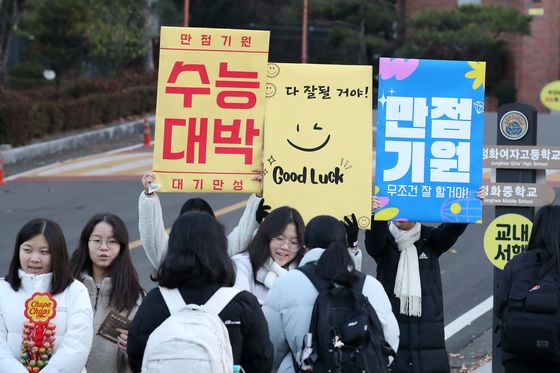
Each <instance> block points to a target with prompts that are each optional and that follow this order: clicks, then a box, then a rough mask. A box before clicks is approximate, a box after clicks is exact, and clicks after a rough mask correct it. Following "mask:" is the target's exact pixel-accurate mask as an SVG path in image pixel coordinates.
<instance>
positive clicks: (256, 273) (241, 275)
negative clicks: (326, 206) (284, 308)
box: [232, 206, 305, 304]
mask: <svg viewBox="0 0 560 373" xmlns="http://www.w3.org/2000/svg"><path fill="white" fill-rule="evenodd" d="M304 228H305V225H304V223H303V219H302V217H301V215H300V213H299V212H298V211H297V210H296V209H294V208H291V207H288V206H282V207H279V208H277V209H274V210H273V211H272V212H271V213H270V214H269V215H268V216H267V217H266V219H265V220H264V221H263V222H262V224H261V226H260V227H259V229H258V230H257V233H256V234H255V237H254V238H253V240H252V241H251V242H250V243H249V246H247V249H246V250H245V251H244V252H242V253H241V254H238V255H235V256H234V257H233V258H232V260H233V263H234V264H235V285H234V287H236V288H238V289H242V290H247V291H249V292H250V293H252V294H253V295H255V296H256V297H257V299H258V300H259V303H261V304H262V302H263V301H264V298H265V297H266V294H267V292H268V289H270V288H271V287H272V285H274V282H275V281H276V279H277V278H278V277H280V276H282V275H283V274H284V273H286V272H287V271H288V270H290V269H292V268H296V267H297V266H298V264H299V261H300V260H301V258H302V257H303V254H304V248H303V231H304Z"/></svg>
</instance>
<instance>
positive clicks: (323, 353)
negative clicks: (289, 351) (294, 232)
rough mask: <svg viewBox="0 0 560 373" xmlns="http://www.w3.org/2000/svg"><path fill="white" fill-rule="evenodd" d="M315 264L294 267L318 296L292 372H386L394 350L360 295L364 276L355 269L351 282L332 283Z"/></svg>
mask: <svg viewBox="0 0 560 373" xmlns="http://www.w3.org/2000/svg"><path fill="white" fill-rule="evenodd" d="M316 268H317V266H316V265H315V263H309V264H306V265H305V266H303V267H300V268H298V269H299V270H300V271H301V272H303V273H304V274H305V275H306V276H307V277H308V278H309V280H310V281H311V283H312V284H313V285H314V286H315V288H316V289H317V291H318V292H319V295H318V296H317V299H316V300H315V304H314V306H313V313H312V315H311V322H310V324H309V333H308V334H307V336H306V337H305V338H304V343H303V350H302V355H301V360H302V361H301V362H300V363H298V362H296V361H295V357H293V356H292V357H293V360H294V367H295V371H296V372H318V373H321V372H333V373H334V372H343V373H354V372H359V373H365V372H368V373H373V372H375V373H377V372H388V371H389V369H388V367H387V365H388V364H389V355H392V356H395V353H394V351H393V350H392V349H391V347H390V346H389V344H388V343H387V342H386V341H385V338H384V335H383V329H382V327H381V323H380V322H379V318H378V317H377V313H376V312H375V309H374V308H373V307H372V306H371V304H370V303H369V301H368V299H367V298H366V297H365V296H364V295H363V294H362V288H363V286H364V282H365V279H366V276H365V275H364V274H363V273H361V272H357V271H356V272H355V273H356V275H357V280H356V281H355V282H354V283H352V284H346V285H341V284H337V285H338V286H335V284H334V283H333V282H331V281H330V280H328V279H325V278H323V277H320V276H319V275H318V274H317V271H316Z"/></svg>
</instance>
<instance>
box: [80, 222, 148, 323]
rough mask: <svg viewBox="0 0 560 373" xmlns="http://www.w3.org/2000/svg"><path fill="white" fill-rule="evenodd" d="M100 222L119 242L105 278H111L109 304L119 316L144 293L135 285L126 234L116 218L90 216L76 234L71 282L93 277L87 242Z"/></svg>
mask: <svg viewBox="0 0 560 373" xmlns="http://www.w3.org/2000/svg"><path fill="white" fill-rule="evenodd" d="M101 222H104V223H107V224H109V225H110V226H111V227H112V228H113V237H114V238H115V239H116V240H117V241H118V242H119V245H120V248H119V254H118V255H117V256H116V257H115V259H114V260H113V262H112V263H111V267H110V269H109V277H111V285H112V287H111V294H110V295H109V304H110V305H111V306H113V307H114V308H115V309H116V310H118V311H119V312H121V311H123V310H127V311H131V310H132V309H133V308H134V307H135V306H136V304H137V301H138V298H139V297H142V296H143V295H144V291H143V290H142V287H141V286H140V282H139V281H138V274H137V273H136V269H134V265H133V264H132V260H131V259H130V252H129V248H128V230H127V229H126V224H125V223H124V221H123V220H122V219H121V218H119V217H118V216H116V215H113V214H110V213H105V214H97V215H95V216H93V217H92V218H91V219H89V221H88V222H87V223H86V225H85V226H84V228H83V229H82V233H81V234H80V242H79V243H78V248H77V249H76V251H74V254H73V255H72V259H71V263H72V273H73V275H74V277H75V278H77V279H80V280H83V274H84V273H87V274H88V275H90V276H93V262H92V261H91V257H90V256H89V245H88V243H89V238H90V236H91V232H93V230H94V229H95V227H96V226H97V224H99V223H101Z"/></svg>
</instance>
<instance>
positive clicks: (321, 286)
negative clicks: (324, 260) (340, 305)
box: [297, 262, 331, 293]
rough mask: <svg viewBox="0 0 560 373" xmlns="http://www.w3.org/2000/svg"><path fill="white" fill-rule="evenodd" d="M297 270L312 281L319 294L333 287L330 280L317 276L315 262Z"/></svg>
mask: <svg viewBox="0 0 560 373" xmlns="http://www.w3.org/2000/svg"><path fill="white" fill-rule="evenodd" d="M297 270H298V271H301V272H303V274H304V275H305V277H307V278H308V279H309V281H311V283H312V284H313V286H315V289H317V291H318V292H319V293H320V292H321V291H322V290H325V289H328V288H329V286H331V282H330V281H329V280H328V279H326V278H324V277H321V276H319V275H318V274H317V265H316V264H315V263H313V262H311V263H307V264H306V265H304V266H303V267H299V268H297Z"/></svg>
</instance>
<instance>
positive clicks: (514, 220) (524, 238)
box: [484, 214, 533, 269]
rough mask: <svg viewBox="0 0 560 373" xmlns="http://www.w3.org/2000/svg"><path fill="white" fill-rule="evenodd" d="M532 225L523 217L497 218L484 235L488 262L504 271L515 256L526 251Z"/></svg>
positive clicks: (502, 216)
mask: <svg viewBox="0 0 560 373" xmlns="http://www.w3.org/2000/svg"><path fill="white" fill-rule="evenodd" d="M532 227H533V223H532V222H531V220H529V219H527V218H526V217H525V216H523V215H519V214H505V215H501V216H498V217H497V218H496V219H494V220H493V221H492V222H491V223H490V224H489V225H488V228H486V232H485V233H484V251H485V252H486V256H487V257H488V260H490V262H491V263H492V264H493V265H494V266H496V267H498V268H500V269H504V267H505V265H506V263H507V262H509V261H510V260H511V258H513V257H514V256H515V255H517V254H519V253H521V252H523V251H527V243H528V242H529V236H530V235H531V228H532Z"/></svg>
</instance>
